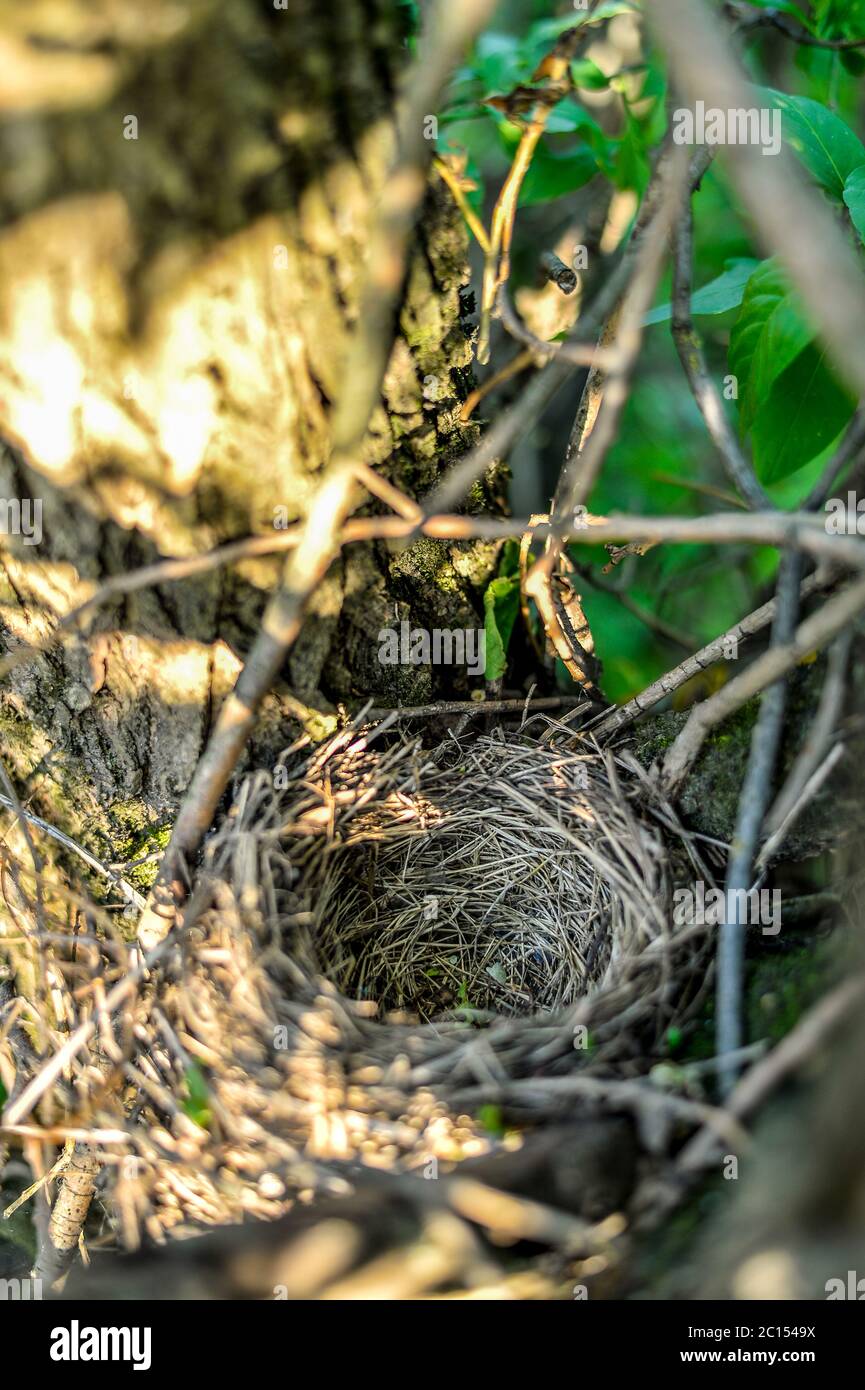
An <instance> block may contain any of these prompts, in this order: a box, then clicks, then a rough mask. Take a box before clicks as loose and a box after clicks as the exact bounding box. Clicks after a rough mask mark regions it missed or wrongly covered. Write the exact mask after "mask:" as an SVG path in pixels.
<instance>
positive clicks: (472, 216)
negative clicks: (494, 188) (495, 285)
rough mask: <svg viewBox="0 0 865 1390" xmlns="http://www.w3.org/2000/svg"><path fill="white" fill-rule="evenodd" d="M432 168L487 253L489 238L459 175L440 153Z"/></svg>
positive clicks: (476, 239)
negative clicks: (451, 195)
mask: <svg viewBox="0 0 865 1390" xmlns="http://www.w3.org/2000/svg"><path fill="white" fill-rule="evenodd" d="M433 168H434V169H435V171H436V173H437V174H438V175H439V177H440V178H442V179H443V180H444V182H445V183H446V184H447V186H448V188H449V189H450V191H451V193H452V194H453V197H454V202H455V203H456V205H457V207H458V208H459V210H460V212H461V213H462V215H463V217H464V218H465V220H466V225H467V226H468V228H469V230H470V231H471V233H472V235H473V236H474V238H475V241H477V243H478V244H479V246H480V248H481V250H482V251H485V252H486V253H487V255H489V250H490V239H489V237H488V236H487V229H486V227H485V226H484V224H483V222H482V221H481V219H480V218H479V217H478V215H477V213H476V212H475V210H474V208H473V207H472V205H471V203H470V202H469V200H468V198H467V197H466V195H465V192H464V190H463V186H462V184H461V183H460V179H459V175H458V174H457V173H456V172H455V171H454V170H453V169H452V168H451V167H450V165H449V164H448V162H447V160H446V159H443V158H442V156H441V155H440V154H437V155H436V156H435V158H434V159H433Z"/></svg>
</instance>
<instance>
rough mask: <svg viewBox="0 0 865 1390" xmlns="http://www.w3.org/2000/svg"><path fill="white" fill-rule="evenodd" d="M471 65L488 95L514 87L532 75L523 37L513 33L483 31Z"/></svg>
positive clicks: (476, 45)
mask: <svg viewBox="0 0 865 1390" xmlns="http://www.w3.org/2000/svg"><path fill="white" fill-rule="evenodd" d="M471 67H472V69H473V71H474V72H475V74H476V75H477V76H478V77H479V78H480V80H481V82H482V83H483V86H484V90H485V94H486V95H489V94H490V93H491V92H507V91H510V90H511V88H512V87H516V86H518V85H519V83H520V82H522V81H523V79H527V78H528V77H529V76H530V75H531V74H530V72H529V63H528V61H527V59H526V57H525V54H523V53H522V52H521V49H520V41H519V39H517V38H515V37H514V35H513V34H496V33H487V34H481V36H480V38H479V39H478V41H477V43H476V44H475V48H474V53H473V55H472V62H471Z"/></svg>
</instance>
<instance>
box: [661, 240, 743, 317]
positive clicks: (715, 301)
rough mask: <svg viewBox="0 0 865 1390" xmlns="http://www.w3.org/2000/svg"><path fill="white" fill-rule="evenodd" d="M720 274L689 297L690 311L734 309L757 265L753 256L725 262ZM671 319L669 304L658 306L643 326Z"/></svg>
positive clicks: (698, 313) (706, 311) (695, 312)
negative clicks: (722, 271) (723, 269)
mask: <svg viewBox="0 0 865 1390" xmlns="http://www.w3.org/2000/svg"><path fill="white" fill-rule="evenodd" d="M725 265H726V269H725V271H724V273H723V275H719V276H718V277H717V279H715V280H711V281H710V282H709V284H708V285H704V286H703V288H702V289H699V290H697V291H696V293H695V294H694V295H693V296H692V298H691V312H692V313H693V314H695V315H698V316H699V315H701V314H726V313H728V312H729V310H730V309H737V308H738V307H739V305H740V304H741V303H742V300H743V298H744V295H745V288H746V286H747V284H748V281H749V280H750V279H751V276H752V275H753V273H754V271H755V270H756V269H757V267H758V266H759V265H760V262H759V261H755V260H754V259H753V257H748V256H742V257H734V259H732V260H729V261H726V262H725ZM672 317H673V306H672V304H660V305H659V306H658V307H657V308H656V309H653V310H652V311H651V313H649V314H647V315H646V317H645V319H644V323H645V324H646V325H647V326H648V325H649V324H651V323H666V322H667V320H668V319H671V318H672Z"/></svg>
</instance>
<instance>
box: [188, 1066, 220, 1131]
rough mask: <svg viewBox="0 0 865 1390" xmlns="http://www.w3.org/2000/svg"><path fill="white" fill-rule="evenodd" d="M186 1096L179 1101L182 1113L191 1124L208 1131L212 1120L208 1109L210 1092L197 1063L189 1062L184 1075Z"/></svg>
mask: <svg viewBox="0 0 865 1390" xmlns="http://www.w3.org/2000/svg"><path fill="white" fill-rule="evenodd" d="M184 1080H185V1082H186V1095H185V1097H184V1098H183V1100H182V1101H181V1105H182V1107H183V1112H184V1114H185V1115H188V1116H189V1118H190V1120H192V1122H193V1124H196V1125H199V1126H200V1127H201V1128H202V1129H208V1128H209V1126H210V1121H211V1119H212V1118H213V1115H212V1112H211V1109H210V1090H209V1088H208V1085H207V1081H206V1079H205V1076H204V1072H203V1071H202V1070H201V1067H200V1066H199V1065H198V1063H197V1062H190V1064H189V1066H188V1067H187V1068H186V1071H185V1073H184Z"/></svg>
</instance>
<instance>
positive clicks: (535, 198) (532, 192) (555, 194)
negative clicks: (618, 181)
mask: <svg viewBox="0 0 865 1390" xmlns="http://www.w3.org/2000/svg"><path fill="white" fill-rule="evenodd" d="M597 172H598V162H597V160H596V158H595V156H594V154H593V153H592V151H591V150H589V149H587V148H586V146H585V145H578V146H577V147H576V148H575V149H572V150H568V151H567V152H566V153H564V154H552V153H551V151H550V150H549V148H548V147H547V145H546V143H545V141H543V140H541V141H540V143H539V144H538V147H537V149H536V150H535V154H534V158H533V160H532V163H531V168H530V169H529V172H528V173H527V174H526V178H525V182H524V183H523V186H522V189H521V191H520V207H526V208H527V207H534V206H535V205H536V204H537V203H548V202H551V201H552V199H553V198H562V197H564V195H565V194H566V193H573V192H574V190H575V189H577V188H582V187H583V186H584V184H587V183H588V182H589V180H590V179H593V178H594V177H595V174H597Z"/></svg>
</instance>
